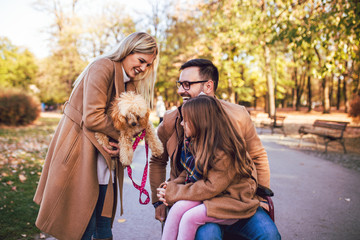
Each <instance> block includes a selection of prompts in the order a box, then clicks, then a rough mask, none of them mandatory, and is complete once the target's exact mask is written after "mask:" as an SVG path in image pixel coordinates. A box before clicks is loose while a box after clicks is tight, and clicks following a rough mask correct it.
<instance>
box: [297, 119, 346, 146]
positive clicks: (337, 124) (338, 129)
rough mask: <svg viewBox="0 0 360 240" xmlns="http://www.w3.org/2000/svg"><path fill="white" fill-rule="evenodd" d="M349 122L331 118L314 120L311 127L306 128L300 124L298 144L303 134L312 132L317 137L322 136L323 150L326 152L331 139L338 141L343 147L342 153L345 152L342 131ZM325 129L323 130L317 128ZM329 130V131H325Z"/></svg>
mask: <svg viewBox="0 0 360 240" xmlns="http://www.w3.org/2000/svg"><path fill="white" fill-rule="evenodd" d="M348 124H349V122H341V121H331V120H319V119H318V120H315V122H314V123H313V126H312V128H308V127H305V126H301V127H300V128H299V134H300V144H299V145H301V140H302V137H303V135H306V134H313V135H316V136H319V137H322V138H324V140H325V152H327V145H328V143H329V142H331V141H339V142H340V143H341V145H342V146H343V148H344V153H346V148H345V143H344V140H343V135H344V131H345V129H346V126H347V125H348ZM319 128H320V129H325V130H319ZM327 130H329V131H327Z"/></svg>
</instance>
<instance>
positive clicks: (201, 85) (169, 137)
mask: <svg viewBox="0 0 360 240" xmlns="http://www.w3.org/2000/svg"><path fill="white" fill-rule="evenodd" d="M180 71H181V73H180V77H179V81H177V87H178V90H177V93H178V94H179V95H180V96H181V97H182V99H183V102H186V101H187V100H188V99H190V98H193V97H196V96H198V95H199V94H206V95H208V96H213V97H215V91H216V89H217V86H218V80H219V73H218V70H217V68H216V67H215V66H214V64H213V63H212V62H211V61H209V60H206V59H193V60H190V61H188V62H186V63H184V64H183V65H182V66H181V68H180ZM221 102H222V106H223V108H224V109H225V111H226V112H227V114H228V115H229V117H230V119H231V120H232V122H233V124H234V126H235V127H236V128H237V130H238V132H239V134H240V136H242V137H243V138H244V140H245V143H246V149H247V152H248V153H249V154H250V156H251V158H252V159H253V161H254V163H255V166H256V169H257V174H258V183H259V184H261V185H263V186H265V187H268V188H269V187H270V169H269V162H268V158H267V154H266V152H265V149H264V147H263V146H262V143H261V141H260V139H259V137H258V135H257V133H256V129H255V127H254V125H253V123H252V121H251V118H250V116H249V114H248V112H247V110H246V109H245V107H243V106H240V105H237V104H233V103H229V102H226V101H221ZM181 121H182V116H181V106H180V107H179V108H178V109H175V110H172V111H168V112H167V113H166V114H165V116H164V119H163V122H162V123H161V124H160V125H159V128H158V136H159V138H160V140H161V141H162V142H163V144H164V149H165V151H164V154H163V155H162V156H161V157H154V156H152V157H151V160H150V173H149V176H150V185H151V191H152V202H153V205H154V207H155V218H156V219H158V220H159V221H164V220H165V209H166V207H165V205H164V204H162V202H161V201H159V199H158V197H157V195H156V194H157V191H156V189H157V188H158V187H159V186H160V184H161V183H163V182H164V181H165V180H166V165H167V162H168V159H169V158H170V167H171V171H170V177H171V179H175V178H176V177H177V176H178V175H179V174H180V172H178V171H177V170H176V169H177V168H176V167H175V164H177V163H178V162H179V161H178V160H179V157H180V155H181V149H182V148H181V147H182V144H183V137H184V130H183V127H182V126H181V125H180V123H181ZM260 205H261V206H263V207H264V208H265V209H267V206H266V203H262V202H261V204H260ZM223 232H225V233H230V234H232V236H237V237H240V236H241V237H245V238H246V239H280V238H281V237H280V234H279V232H278V230H277V228H276V226H275V224H274V222H273V221H272V220H271V218H270V217H269V216H268V215H267V213H266V212H265V211H264V210H263V209H262V208H261V207H259V208H258V210H257V212H256V213H255V215H254V216H253V217H251V218H249V219H241V220H239V221H238V222H236V223H235V224H233V225H230V226H222V227H220V226H219V225H218V224H215V223H208V224H205V225H203V226H202V227H200V228H199V230H198V231H197V234H196V238H195V239H197V240H201V239H207V240H209V239H222V235H223ZM261 237H265V238H261Z"/></svg>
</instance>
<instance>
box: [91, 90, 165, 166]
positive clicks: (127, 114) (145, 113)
mask: <svg viewBox="0 0 360 240" xmlns="http://www.w3.org/2000/svg"><path fill="white" fill-rule="evenodd" d="M110 112H111V114H110V116H111V118H112V120H113V123H114V126H115V128H116V129H117V130H119V131H120V137H119V139H118V141H119V148H120V152H119V157H120V162H121V163H122V165H123V166H129V165H130V164H131V163H132V158H133V153H134V151H133V149H132V139H133V138H134V136H136V135H138V134H139V133H140V132H142V131H143V130H144V129H145V130H146V135H145V141H146V143H147V144H148V145H149V148H150V149H151V152H152V154H153V155H155V156H160V155H161V154H162V153H163V152H164V148H163V145H162V143H161V141H160V139H159V138H158V136H157V134H156V132H155V129H154V127H153V124H152V123H151V121H149V115H150V109H149V108H148V107H147V104H146V102H145V99H144V98H143V97H142V96H141V95H139V94H136V93H134V92H123V93H122V94H121V95H120V97H118V98H116V99H115V100H114V101H113V102H112V106H111V108H110ZM95 137H96V139H97V140H98V142H99V143H100V144H101V145H102V146H105V147H107V148H108V149H112V146H110V145H109V138H108V137H107V136H106V135H105V134H103V133H99V132H97V133H95ZM113 167H114V166H112V168H113Z"/></svg>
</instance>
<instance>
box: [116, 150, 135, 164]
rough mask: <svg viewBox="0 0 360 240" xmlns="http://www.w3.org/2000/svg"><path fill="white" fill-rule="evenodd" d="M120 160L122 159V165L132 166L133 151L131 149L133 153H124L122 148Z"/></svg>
mask: <svg viewBox="0 0 360 240" xmlns="http://www.w3.org/2000/svg"><path fill="white" fill-rule="evenodd" d="M119 158H120V162H121V164H122V165H123V166H124V167H126V166H130V165H131V163H132V159H133V152H132V149H131V151H124V150H123V151H122V150H121V148H120V153H119Z"/></svg>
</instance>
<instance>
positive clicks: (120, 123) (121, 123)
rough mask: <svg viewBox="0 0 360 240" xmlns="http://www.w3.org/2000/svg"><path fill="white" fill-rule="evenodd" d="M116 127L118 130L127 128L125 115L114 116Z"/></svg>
mask: <svg viewBox="0 0 360 240" xmlns="http://www.w3.org/2000/svg"><path fill="white" fill-rule="evenodd" d="M113 123H114V127H115V128H116V129H117V130H121V129H124V128H125V124H126V118H125V117H124V116H120V115H118V116H117V117H116V118H113Z"/></svg>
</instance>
